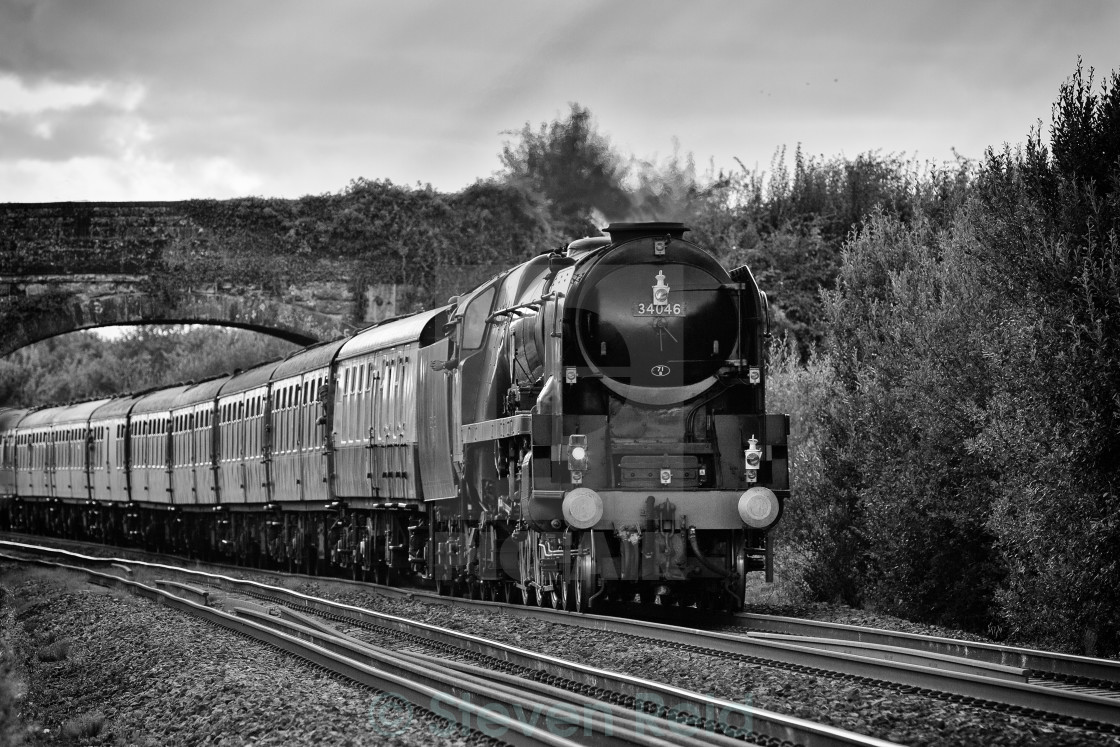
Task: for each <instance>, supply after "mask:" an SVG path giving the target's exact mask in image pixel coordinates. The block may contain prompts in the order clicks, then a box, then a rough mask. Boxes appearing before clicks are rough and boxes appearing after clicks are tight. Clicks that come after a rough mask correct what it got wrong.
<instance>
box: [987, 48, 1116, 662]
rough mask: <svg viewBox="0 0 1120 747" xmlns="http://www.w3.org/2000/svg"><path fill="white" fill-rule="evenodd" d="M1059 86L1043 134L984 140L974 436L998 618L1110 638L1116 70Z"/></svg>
mask: <svg viewBox="0 0 1120 747" xmlns="http://www.w3.org/2000/svg"><path fill="white" fill-rule="evenodd" d="M1092 79H1093V72H1092V70H1090V71H1089V73H1088V76H1086V75H1085V74H1084V73H1083V71H1082V69H1081V66H1080V64H1079V65H1078V69H1077V71H1076V72H1075V74H1074V75H1073V76H1072V77H1071V78H1070V79H1069V80H1067V81H1066V82H1065V83H1064V84H1063V85H1062V86H1061V89H1060V91H1059V96H1058V100H1057V102H1056V103H1055V105H1054V110H1053V117H1052V124H1051V127H1050V142H1051V149H1050V150H1048V149H1047V147H1046V145H1045V144H1044V143H1043V140H1042V134H1041V132H1040V130H1039V129H1036V130H1034V131H1033V132H1032V133H1031V134H1030V137H1029V139H1028V141H1027V143H1026V146H1025V148H1020V149H1018V150H1016V151H1012V150H1010V149H1009V148H1005V149H1004V150H1003V151H1001V152H995V151H989V152H988V154H987V160H986V162H985V163H984V168H983V171H982V173H981V178H980V180H979V191H980V196H981V199H982V202H983V206H984V211H985V212H984V220H983V221H981V222H980V223H979V225H980V228H981V231H980V241H979V243H978V247H977V252H976V254H977V257H978V258H979V259H980V260H981V261H982V262H983V265H984V269H985V273H986V277H988V278H989V283H990V286H991V287H992V288H993V289H995V291H996V292H998V293H999V294H1000V298H1001V303H1003V304H1004V305H1005V306H1006V308H1007V310H1008V311H1007V313H1006V315H1005V317H1004V319H1005V322H1004V324H1002V325H1001V326H1000V327H998V328H997V329H995V330H994V334H993V335H992V336H991V337H990V339H989V340H988V342H987V345H986V346H985V349H984V353H985V355H986V356H988V357H989V358H990V360H992V361H993V364H994V365H993V366H992V371H993V388H994V394H993V397H992V404H991V407H990V408H989V410H988V412H987V415H986V421H985V427H984V430H983V432H982V433H980V434H979V435H978V436H977V437H976V439H975V440H974V443H973V446H974V449H975V451H976V453H977V454H978V455H980V456H982V457H983V458H984V460H985V461H986V462H987V463H988V464H989V465H991V468H992V469H995V470H997V471H998V472H999V475H1000V481H999V487H998V494H997V498H996V502H995V510H994V512H993V515H992V517H991V521H990V527H991V529H992V531H993V532H994V533H995V534H996V535H997V536H998V538H999V547H1000V549H1001V551H1002V552H1003V554H1004V555H1005V557H1006V558H1007V563H1008V566H1009V568H1010V571H1011V572H1010V575H1009V577H1008V582H1007V585H1006V588H1005V589H1004V590H1003V592H1002V593H1001V596H1000V604H1001V611H1002V615H1003V617H1004V620H1005V622H1006V624H1007V626H1008V630H1009V632H1010V633H1012V634H1015V635H1019V636H1023V637H1030V638H1034V639H1037V640H1039V641H1042V642H1046V643H1050V644H1053V645H1060V646H1064V647H1069V648H1081V649H1083V650H1085V651H1087V652H1092V651H1101V652H1107V653H1115V652H1117V651H1118V650H1120V633H1118V631H1120V593H1118V592H1117V589H1118V587H1120V585H1118V583H1117V581H1118V579H1120V295H1118V294H1117V290H1116V289H1117V288H1118V287H1120V74H1117V73H1113V74H1112V76H1111V77H1110V78H1109V79H1108V80H1107V81H1106V82H1105V83H1104V84H1103V85H1102V86H1101V92H1100V94H1099V95H1098V94H1095V93H1093V90H1092V89H1093V82H1092Z"/></svg>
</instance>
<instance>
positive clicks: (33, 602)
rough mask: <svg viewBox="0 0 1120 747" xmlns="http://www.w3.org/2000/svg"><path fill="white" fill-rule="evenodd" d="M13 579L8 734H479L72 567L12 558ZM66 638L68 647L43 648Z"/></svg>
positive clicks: (71, 737) (1, 682)
mask: <svg viewBox="0 0 1120 747" xmlns="http://www.w3.org/2000/svg"><path fill="white" fill-rule="evenodd" d="M0 588H3V589H4V591H3V592H2V593H0V650H7V651H11V652H13V654H14V656H12V657H10V658H9V657H6V658H5V660H4V661H5V662H6V663H8V664H14V671H13V672H10V673H9V676H8V677H7V678H6V679H4V678H3V674H4V673H3V667H2V666H0V744H23V745H28V746H29V747H34V746H37V745H53V744H75V743H78V744H90V745H137V746H138V747H162V746H163V745H179V744H200V743H201V744H217V745H240V744H261V745H320V744H330V745H332V746H334V745H382V744H395V745H427V744H432V743H441V744H466V743H468V742H469V743H472V744H474V743H478V742H479V740H478V739H477V738H474V737H470V738H468V739H467V740H464V739H463V738H462V737H461V736H460V735H459V734H458V733H457V732H455V731H454V730H453V729H454V726H453V725H451V724H449V723H447V722H445V721H441V720H439V719H436V718H434V717H431V716H429V715H427V714H425V713H423V712H413V711H412V709H402V708H400V707H399V705H398V704H397V703H396V701H395V700H394V699H392V698H391V697H390V696H387V695H384V694H379V693H374V692H371V691H369V690H366V689H363V688H361V687H358V686H356V685H351V684H349V683H347V682H344V681H341V680H338V679H335V678H333V677H331V676H328V675H326V674H324V673H323V672H322V671H321V670H317V669H314V668H312V667H310V666H309V665H306V664H304V663H302V662H300V661H298V660H296V659H295V658H293V657H290V656H286V655H284V654H281V653H279V652H277V651H275V650H274V649H271V648H268V647H265V646H263V645H261V644H256V643H251V642H249V641H246V640H245V639H243V638H241V637H239V636H236V635H234V634H233V633H230V632H228V631H226V630H224V629H221V628H218V627H215V626H213V625H210V624H208V623H205V622H202V621H199V620H196V619H193V618H190V617H188V616H185V615H182V614H180V613H178V612H175V611H172V610H169V609H167V608H164V607H161V606H159V605H156V604H153V603H151V602H149V601H147V600H143V599H136V598H133V597H131V596H128V595H126V594H124V593H122V592H117V591H107V590H104V589H100V588H98V587H91V586H88V585H86V584H85V583H84V582H83V581H82V580H81V579H80V578H78V577H77V576H74V575H72V574H64V573H58V572H54V571H42V570H31V571H28V570H23V569H16V568H14V567H13V565H12V564H0ZM62 642H65V643H66V644H67V645H66V648H67V651H66V653H65V655H64V656H63V657H62V658H61V659H59V660H51V659H52V657H51V656H50V655H48V656H46V657H43V656H40V655H39V654H40V652H42V651H44V650H45V649H47V648H50V647H51V646H53V645H54V644H56V643H62ZM57 648H63V647H62V646H58V647H57ZM5 693H7V695H8V697H10V698H13V699H14V700H15V705H16V708H15V709H14V710H15V714H12V715H14V717H15V721H14V722H13V718H11V717H10V716H9V717H8V718H7V720H5V715H4V714H5V708H4V700H5Z"/></svg>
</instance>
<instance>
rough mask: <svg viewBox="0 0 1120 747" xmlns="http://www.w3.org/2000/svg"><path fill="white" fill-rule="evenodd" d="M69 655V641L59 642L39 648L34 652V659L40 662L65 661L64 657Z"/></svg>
mask: <svg viewBox="0 0 1120 747" xmlns="http://www.w3.org/2000/svg"><path fill="white" fill-rule="evenodd" d="M69 655H70V641H69V640H65V639H63V640H61V641H55V642H54V643H49V644H47V645H46V646H41V647H40V648H39V650H38V651H36V652H35V657H36V658H37V659H38V660H39V661H42V662H54V661H65V659H66V657H67V656H69Z"/></svg>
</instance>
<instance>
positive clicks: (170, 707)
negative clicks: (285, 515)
mask: <svg viewBox="0 0 1120 747" xmlns="http://www.w3.org/2000/svg"><path fill="white" fill-rule="evenodd" d="M166 575H168V574H161V576H166ZM231 575H242V576H244V577H248V578H254V576H255V574H253V573H252V572H251V571H247V572H245V573H244V574H231ZM255 580H261V581H265V582H268V579H267V578H265V577H260V576H257V577H256V578H255ZM0 581H2V579H0ZM196 583H197V582H196ZM285 585H286V586H287V587H288V588H294V589H295V590H297V591H300V592H303V593H306V594H310V595H313V596H320V597H324V598H328V599H334V600H336V601H340V602H345V603H347V604H353V605H356V606H360V607H365V608H368V609H372V610H377V611H381V612H387V613H391V614H395V615H400V616H404V617H410V618H413V619H417V620H422V621H425V622H429V623H432V624H436V625H441V626H443V627H447V628H452V629H455V630H460V631H463V632H467V633H471V634H475V635H479V636H483V637H488V638H493V639H497V640H501V641H505V642H508V643H511V644H514V645H517V646H520V647H522V648H526V649H531V650H536V651H541V652H544V653H548V654H551V655H554V656H559V657H562V658H566V659H570V660H572V661H577V662H582V663H586V664H590V665H593V666H597V667H601V668H605V669H616V670H619V671H622V672H627V673H629V674H632V675H636V676H641V677H646V678H649V679H654V680H658V681H661V682H666V683H670V684H673V685H677V686H680V687H685V688H688V689H690V690H695V691H698V692H702V693H708V694H712V695H716V696H719V697H722V698H726V699H729V700H735V701H738V702H745V703H747V704H749V705H754V706H758V707H761V708H765V709H768V710H772V711H777V712H781V713H787V714H791V715H795V716H799V717H801V718H806V719H811V720H814V721H822V722H824V723H830V724H832V725H835V726H838V727H841V728H845V729H849V730H852V731H855V732H859V733H863V734H869V735H873V736H876V737H879V738H882V739H887V740H890V741H895V742H899V743H903V744H914V745H980V744H984V745H988V744H992V745H1086V744H1117V745H1120V738H1116V737H1111V736H1107V735H1102V734H1099V733H1097V732H1093V731H1088V730H1083V729H1078V728H1074V727H1068V726H1061V725H1055V724H1049V723H1046V722H1044V721H1041V720H1038V719H1034V718H1029V717H1025V716H1019V715H1013V714H1006V713H999V712H995V711H990V710H986V709H981V708H976V707H971V706H965V705H960V704H954V703H949V702H947V701H943V700H939V699H936V698H931V697H925V696H920V695H912V694H906V693H900V692H898V691H897V690H894V689H892V688H888V687H877V686H874V685H865V684H860V683H856V682H853V681H851V680H845V679H842V678H837V677H831V676H822V675H813V674H803V673H797V672H791V671H788V670H785V669H781V668H777V667H771V666H766V665H761V664H755V663H748V662H743V661H736V660H728V659H725V658H722V657H719V656H716V655H708V654H704V653H699V652H695V651H686V650H681V649H677V648H672V647H668V646H665V645H662V644H659V643H658V642H656V641H649V640H645V639H639V638H634V637H630V636H622V635H618V634H612V633H605V632H601V631H588V630H584V629H578V628H574V627H572V626H569V625H563V624H559V623H549V622H544V621H540V620H533V619H519V618H515V617H512V616H510V615H499V616H495V615H494V614H493V613H492V612H480V611H475V610H470V609H464V608H452V607H449V606H446V605H442V604H431V603H425V602H423V601H420V600H419V598H417V599H406V598H399V597H395V596H387V595H384V594H379V593H377V592H375V591H370V592H357V591H354V590H352V588H348V587H339V586H335V585H332V584H330V582H329V581H327V582H323V583H319V582H299V583H286V584H285ZM16 592H17V594H18V593H21V592H19V590H18V589H17V590H16ZM70 597H72V598H73V600H76V601H72V602H71V603H69V604H68V605H64V607H63V608H62V609H59V608H58V607H57V605H55V604H53V603H52V604H51V607H50V609H51V610H52V611H56V612H57V614H58V615H59V620H60V621H61V620H66V619H71V617H73V616H74V615H76V617H75V618H74V619H73V620H72V623H73V624H72V627H68V628H65V629H64V630H62V629H60V631H59V634H58V636H56V639H60V638H63V637H70V638H71V639H72V640H73V641H74V648H75V651H73V652H72V653H71V657H70V660H68V661H72V660H73V659H75V658H81V656H82V655H83V652H86V651H90V650H94V649H96V650H100V648H101V647H106V646H108V645H109V644H108V643H105V642H102V643H99V644H97V645H96V646H95V645H94V644H93V643H91V641H94V640H101V639H103V638H106V637H108V638H110V639H111V638H113V636H114V635H115V634H114V632H113V631H114V630H115V629H116V628H115V627H114V626H112V625H109V624H108V622H109V621H113V622H114V623H115V624H116V625H118V626H120V627H121V628H122V630H136V629H137V628H139V629H140V630H144V631H147V630H156V629H165V628H170V629H174V630H188V629H193V633H191V635H192V636H194V640H195V641H196V642H195V643H194V644H192V645H190V646H188V645H186V642H185V638H186V637H185V636H183V635H168V636H160V637H159V638H160V641H159V646H158V647H157V648H156V649H155V650H157V651H160V650H163V649H164V648H165V647H166V648H167V656H168V657H169V662H170V663H168V664H164V665H162V668H158V666H159V665H157V663H156V662H154V661H152V662H148V661H147V660H145V664H149V663H150V666H147V667H145V668H144V669H143V670H141V671H139V672H135V673H133V674H132V675H131V679H129V680H123V679H121V678H117V679H113V680H104V679H102V680H99V682H100V683H101V684H99V685H98V687H100V688H101V689H103V690H104V691H105V693H106V694H107V696H108V699H105V697H104V696H101V697H98V698H95V699H94V704H93V705H91V706H89V707H88V708H86V710H85V711H83V710H82V708H81V707H77V706H74V707H69V708H67V709H63V710H59V709H58V708H57V707H53V706H52V707H48V706H46V705H42V704H45V703H48V702H49V698H47V697H43V698H39V699H38V700H36V696H35V695H34V694H35V693H37V692H39V690H38V687H39V685H38V681H37V680H35V679H34V676H32V677H30V678H29V682H30V683H31V685H32V686H31V687H30V688H29V689H30V691H31V693H32V694H31V695H29V696H28V697H29V700H30V701H33V702H38V703H40V705H38V706H36V707H32V708H28V707H25V708H24V709H23V712H24V714H25V720H26V721H28V722H29V723H30V722H32V721H33V722H34V723H36V724H38V725H40V726H41V727H43V728H50V729H52V731H55V730H57V729H58V728H59V724H61V723H63V722H64V721H65V719H67V718H73V717H74V716H75V715H80V714H82V713H85V712H88V711H89V710H93V709H94V708H95V707H96V708H100V709H101V710H102V711H103V712H104V713H105V715H106V718H107V721H109V722H110V723H111V729H112V731H113V733H114V734H116V735H118V736H116V737H115V739H116V741H108V742H104V741H101V742H99V741H97V739H101V737H98V738H97V739H95V740H94V741H92V742H90V743H94V744H132V743H135V744H149V743H159V744H165V743H169V742H168V738H170V739H171V740H172V742H173V741H174V740H175V739H177V738H182V739H185V738H187V735H194V736H196V737H197V736H200V735H201V736H203V737H204V738H207V739H210V740H211V741H213V742H214V743H229V744H240V743H245V742H247V741H251V739H250V737H251V736H252V737H253V739H259V740H260V741H261V742H265V743H281V741H282V742H283V743H285V744H288V743H297V744H298V743H303V740H304V739H308V740H311V739H313V738H314V740H315V741H316V742H317V741H318V740H319V739H328V738H329V739H330V740H331V743H332V744H364V743H371V744H373V743H377V744H383V743H386V741H385V734H384V733H385V732H392V731H395V724H396V721H397V720H401V719H402V718H403V720H405V721H409V719H408V718H404V717H407V716H408V714H404V717H402V715H401V713H399V712H398V711H396V710H394V709H393V708H392V707H391V703H390V702H389V701H388V700H385V699H378V696H377V695H375V694H371V693H369V692H368V691H363V690H360V689H357V688H352V687H349V686H347V685H344V684H341V683H339V682H337V681H335V680H332V679H330V678H328V677H325V676H323V675H321V674H318V673H317V672H315V671H313V670H310V669H309V668H308V667H306V666H303V665H300V664H297V663H294V662H293V660H291V659H289V658H286V657H283V656H281V655H279V654H276V653H274V652H272V651H270V650H266V649H262V648H261V647H260V646H254V647H252V648H250V649H248V651H250V652H251V653H248V654H247V653H245V650H244V647H243V643H242V640H241V639H240V638H236V637H234V636H232V634H229V633H226V632H225V631H222V630H219V629H216V628H213V627H211V626H208V625H206V624H205V623H200V622H195V621H191V620H186V619H184V618H181V617H179V616H178V615H176V614H174V613H171V612H168V611H166V610H163V609H162V608H158V607H155V606H153V605H150V604H149V603H146V602H139V601H134V600H131V599H129V598H121V597H120V595H117V594H95V593H89V592H84V591H83V592H80V593H79V592H70ZM106 604H112V605H117V606H118V607H119V606H122V605H123V607H121V608H120V609H115V610H114V611H112V612H109V611H106V610H104V609H100V611H99V612H98V611H97V610H95V611H94V614H91V613H90V612H89V611H86V612H81V613H77V612H76V610H77V608H78V607H81V606H83V605H94V606H95V607H97V606H98V605H102V606H103V605H106ZM9 611H10V610H9ZM750 611H752V612H764V613H768V614H785V615H790V616H797V617H804V618H809V619H817V620H827V621H830V622H842V623H847V624H852V625H870V626H873V627H880V628H887V629H892V630H905V631H909V632H915V633H926V634H932V635H944V636H949V637H954V638H968V639H973V640H983V639H982V638H980V637H979V636H974V635H967V634H963V633H961V632H960V631H952V630H945V629H941V628H934V627H931V626H926V625H920V624H916V623H911V622H908V621H905V620H899V619H897V618H890V617H887V616H882V615H876V614H873V613H868V612H864V611H860V610H852V609H850V608H845V607H840V606H836V605H810V606H801V607H788V606H787V607H781V606H773V605H766V606H758V607H753V608H751V609H750ZM98 614H99V617H98ZM130 615H131V616H132V617H129V616H130ZM154 616H159V618H158V621H157V620H156V619H149V618H153V617H154ZM141 619H147V620H148V621H147V622H136V620H141ZM84 620H94V621H95V623H96V624H95V625H92V626H87V627H86V628H83V626H82V624H81V623H82V621H84ZM121 620H129V623H128V624H127V625H124V624H122V623H120V622H119V621H121ZM106 628H107V629H106ZM95 630H101V631H102V632H101V633H97V632H95ZM75 631H77V632H75ZM80 633H84V636H85V637H83V636H82V635H80ZM135 635H136V634H134V636H135ZM164 639H166V640H164ZM148 641H150V637H149V638H147V639H145V638H143V637H141V638H138V639H137V640H136V641H134V642H133V644H132V645H133V651H134V654H133V656H135V655H136V654H135V652H136V651H146V650H147V649H146V646H147V645H150V644H149V643H148ZM203 642H205V645H202V644H203ZM22 645H23V648H22V649H21V650H22V651H23V653H22V661H24V662H25V666H27V667H28V671H29V672H32V673H33V672H35V671H39V670H43V669H45V668H46V667H48V666H56V667H57V666H60V665H58V664H54V665H49V664H45V663H40V662H30V663H29V664H28V663H26V662H28V660H29V658H30V657H29V655H28V652H29V651H30V649H29V648H28V647H27V642H26V641H24V643H23V644H22ZM114 645H117V644H116V643H114ZM120 645H123V642H122V643H121V644H120ZM145 656H149V658H152V657H151V656H150V655H149V654H145ZM236 661H241V662H243V664H241V665H235V664H234V662H236ZM183 662H189V663H190V668H191V673H190V674H189V675H187V674H185V673H183V672H182V671H180V668H181V667H183V666H185V665H184V664H183ZM64 665H65V663H64ZM133 666H135V665H133ZM173 675H174V676H175V677H177V678H178V679H177V680H176V681H177V682H178V684H177V685H175V686H169V685H165V684H162V682H163V681H164V680H167V681H171V678H172V677H173ZM86 676H87V677H89V676H90V675H86ZM106 676H107V675H106ZM149 680H151V681H149ZM278 680H279V681H280V682H282V683H283V686H282V687H278V686H277V681H278ZM87 681H88V680H87ZM153 681H154V682H160V683H161V684H160V685H158V686H157V685H154V684H153ZM230 682H232V683H234V685H235V690H233V691H232V692H233V695H232V696H229V692H230V691H228V690H227V689H226V688H225V687H224V686H225V685H227V684H228V683H230ZM199 683H202V684H199ZM219 684H220V685H222V686H223V687H221V688H217V686H218V685H219ZM169 687H171V688H172V689H171V690H170V691H169V690H168V688H169ZM137 688H141V691H142V692H144V693H145V695H143V696H142V697H140V696H136V695H135V694H134V695H132V696H131V700H129V699H128V698H129V697H130V696H128V695H127V694H122V693H127V692H133V691H135V690H136V689H137ZM216 688H217V689H216ZM149 690H155V691H156V693H157V694H158V695H159V697H160V698H161V699H162V701H161V702H162V703H163V705H162V706H160V707H159V708H157V709H155V711H154V712H155V713H156V714H157V716H156V717H155V721H154V723H156V724H158V725H159V731H157V732H156V741H155V742H144V741H142V737H138V738H137V739H134V740H133V741H128V738H127V735H131V734H136V735H143V736H144V737H146V736H148V732H147V731H145V729H148V728H149V722H148V717H147V716H144V715H139V716H138V715H135V714H137V713H141V714H143V713H145V712H152V710H153V708H155V707H154V706H152V705H149V703H148V702H147V701H146V698H149V697H151V694H150V693H149V692H148V691H149ZM339 691H342V692H344V693H347V694H342V695H340V694H338V692H339ZM169 692H170V693H171V694H169ZM328 692H330V693H335V694H334V695H332V696H330V697H327V696H326V695H325V694H326V693H328ZM278 693H279V695H278ZM227 696H228V697H227ZM72 697H74V698H75V699H76V698H77V697H78V696H76V695H75V696H72ZM122 698H123V699H124V700H122ZM230 698H232V700H231V699H230ZM276 702H279V703H280V704H281V705H280V706H277V705H276V704H275V703H276ZM211 706H214V708H211ZM217 706H222V708H221V709H218V708H217ZM130 709H131V710H130ZM211 710H213V711H214V712H213V713H211ZM305 711H306V713H305ZM164 712H166V713H167V714H168V715H166V716H160V715H159V714H161V713H164ZM295 713H299V714H300V715H299V716H298V717H294V716H293V714H295ZM0 714H2V708H0ZM172 714H174V715H172ZM199 714H201V716H200V715H199ZM191 718H193V721H186V722H185V721H184V720H185V719H191ZM285 718H288V719H289V720H285ZM184 723H186V724H188V725H189V728H184V726H183V725H184ZM175 724H177V725H178V726H175ZM293 724H294V725H295V726H293ZM261 725H265V726H264V727H262V726H261ZM413 726H414V728H413V729H411V730H410V731H406V732H405V733H404V734H401V735H399V736H394V737H393V739H394V740H400V741H396V742H389V743H399V744H428V743H454V741H453V740H450V741H449V739H448V738H447V732H446V731H442V732H440V731H438V730H439V729H441V728H446V727H445V726H444V725H442V723H441V722H438V720H436V721H433V722H432V723H423V724H419V723H418V724H415V725H413ZM0 727H2V722H0ZM106 728H110V727H109V726H107V727H106ZM285 730H286V731H285ZM332 730H333V731H332ZM2 734H3V732H2V731H0V737H2ZM285 734H287V735H291V736H282V735H285ZM119 735H125V736H126V738H125V740H124V741H121V737H120V736H119ZM306 735H314V737H310V736H306ZM223 740H227V741H223ZM410 740H419V741H410ZM33 743H36V744H37V742H33ZM309 743H310V741H309Z"/></svg>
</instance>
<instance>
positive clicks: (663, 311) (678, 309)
mask: <svg viewBox="0 0 1120 747" xmlns="http://www.w3.org/2000/svg"><path fill="white" fill-rule="evenodd" d="M631 309H632V310H633V313H634V316H684V315H686V314H687V313H688V304H683V303H636V304H634V305H633V306H632V307H631Z"/></svg>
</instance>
